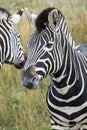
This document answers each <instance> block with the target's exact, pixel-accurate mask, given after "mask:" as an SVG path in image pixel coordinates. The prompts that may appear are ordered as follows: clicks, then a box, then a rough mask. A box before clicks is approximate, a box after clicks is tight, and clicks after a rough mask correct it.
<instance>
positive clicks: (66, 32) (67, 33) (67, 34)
mask: <svg viewBox="0 0 87 130" xmlns="http://www.w3.org/2000/svg"><path fill="white" fill-rule="evenodd" d="M60 28H61V29H62V32H63V33H64V35H65V37H66V39H67V40H68V42H69V43H70V45H71V46H73V47H74V48H75V41H74V40H73V38H72V36H71V33H70V30H69V28H68V26H67V24H66V21H65V19H62V20H61V23H60Z"/></svg>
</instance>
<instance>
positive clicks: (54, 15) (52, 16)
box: [48, 9, 59, 29]
mask: <svg viewBox="0 0 87 130" xmlns="http://www.w3.org/2000/svg"><path fill="white" fill-rule="evenodd" d="M58 15H59V14H58V10H57V9H53V10H52V11H51V12H50V13H49V15H48V22H49V26H50V27H52V28H53V29H57V28H58V26H59V16H58Z"/></svg>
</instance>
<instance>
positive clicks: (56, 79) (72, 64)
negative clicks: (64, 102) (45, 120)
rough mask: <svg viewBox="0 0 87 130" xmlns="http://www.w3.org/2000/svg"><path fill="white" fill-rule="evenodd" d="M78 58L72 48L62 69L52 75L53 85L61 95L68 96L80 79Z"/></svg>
mask: <svg viewBox="0 0 87 130" xmlns="http://www.w3.org/2000/svg"><path fill="white" fill-rule="evenodd" d="M76 59H77V56H76V53H75V52H74V50H73V49H72V47H69V48H67V51H66V53H65V55H64V58H63V62H62V66H61V68H60V69H59V70H58V72H56V73H55V74H53V75H51V78H52V82H53V83H52V84H53V86H54V87H56V88H57V90H58V92H59V93H61V94H63V95H64V94H66V93H67V92H68V91H69V89H70V88H71V87H73V85H75V84H76V83H77V82H78V81H79V79H80V73H79V70H78V66H77V64H78V63H77V60H76Z"/></svg>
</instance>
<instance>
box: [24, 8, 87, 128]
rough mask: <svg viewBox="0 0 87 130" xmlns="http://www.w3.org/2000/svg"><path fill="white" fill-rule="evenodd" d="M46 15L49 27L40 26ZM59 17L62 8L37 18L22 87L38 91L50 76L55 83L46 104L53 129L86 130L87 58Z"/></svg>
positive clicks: (48, 92)
mask: <svg viewBox="0 0 87 130" xmlns="http://www.w3.org/2000/svg"><path fill="white" fill-rule="evenodd" d="M47 13H48V15H47ZM46 15H47V17H48V19H47V22H46V21H45V25H46V26H40V25H44V22H43V21H41V18H42V16H43V18H44V19H46ZM59 16H61V17H63V15H62V13H61V12H60V11H59V10H58V9H55V8H48V9H46V10H44V11H43V12H41V14H40V15H39V16H38V17H37V19H36V31H35V33H33V34H32V36H31V37H30V39H29V55H28V58H27V61H26V63H25V66H24V71H23V74H22V84H23V86H25V87H27V88H29V89H35V88H37V87H38V85H39V82H40V81H41V80H42V79H44V78H45V77H46V76H48V75H49V76H50V78H51V82H50V85H49V88H48V91H47V96H46V102H47V107H48V111H49V113H50V118H51V125H52V129H53V130H85V129H87V88H86V87H87V85H86V84H87V57H86V55H84V54H83V53H82V52H80V51H77V50H76V49H75V48H74V47H73V46H72V45H71V43H70V41H71V40H68V38H69V37H66V35H65V33H64V30H63V29H62V25H63V23H62V24H60V22H61V21H60V19H59ZM63 19H64V17H63ZM39 20H40V21H39ZM39 22H40V23H39ZM41 22H42V23H41ZM38 27H40V28H38Z"/></svg>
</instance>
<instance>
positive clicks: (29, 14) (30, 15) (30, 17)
mask: <svg viewBox="0 0 87 130" xmlns="http://www.w3.org/2000/svg"><path fill="white" fill-rule="evenodd" d="M25 14H26V16H27V18H28V21H29V23H30V24H31V25H32V26H34V27H35V20H36V18H37V15H36V14H33V13H32V12H31V11H30V10H29V9H28V8H25Z"/></svg>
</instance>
